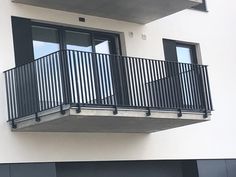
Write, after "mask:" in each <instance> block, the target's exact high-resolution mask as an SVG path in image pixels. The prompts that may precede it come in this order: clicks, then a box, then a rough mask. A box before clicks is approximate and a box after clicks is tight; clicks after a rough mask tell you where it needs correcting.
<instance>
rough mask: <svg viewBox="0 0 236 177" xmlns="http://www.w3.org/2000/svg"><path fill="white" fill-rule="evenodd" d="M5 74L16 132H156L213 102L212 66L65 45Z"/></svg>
mask: <svg viewBox="0 0 236 177" xmlns="http://www.w3.org/2000/svg"><path fill="white" fill-rule="evenodd" d="M5 78H6V91H7V104H8V115H9V123H10V125H11V126H12V130H13V131H26V132H27V131H29V132H41V131H42V132H114V133H117V132H119V133H151V132H155V131H160V130H165V129H170V128H175V127H180V126H185V125H190V124H194V123H200V122H204V121H207V120H209V119H210V113H211V111H212V109H213V108H212V102H211V94H210V86H209V80H208V73H207V66H204V65H195V64H184V63H177V62H167V61H162V60H153V59H144V58H135V57H126V56H118V55H108V54H98V53H90V52H81V51H74V50H61V51H58V52H55V53H52V54H49V55H47V56H44V57H42V58H40V59H37V60H34V61H33V62H30V63H28V64H25V65H22V66H19V67H16V68H13V69H10V70H8V71H5Z"/></svg>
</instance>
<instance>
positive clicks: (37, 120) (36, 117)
mask: <svg viewBox="0 0 236 177" xmlns="http://www.w3.org/2000/svg"><path fill="white" fill-rule="evenodd" d="M35 121H36V122H40V121H41V118H40V117H39V115H38V113H37V112H36V113H35Z"/></svg>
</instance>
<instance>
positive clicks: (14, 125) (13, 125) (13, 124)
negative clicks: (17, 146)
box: [11, 120, 17, 129]
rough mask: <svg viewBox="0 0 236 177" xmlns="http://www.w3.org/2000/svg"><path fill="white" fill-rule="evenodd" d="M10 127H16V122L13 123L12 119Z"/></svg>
mask: <svg viewBox="0 0 236 177" xmlns="http://www.w3.org/2000/svg"><path fill="white" fill-rule="evenodd" d="M11 128H12V129H16V128H17V125H16V123H15V121H14V120H12V123H11Z"/></svg>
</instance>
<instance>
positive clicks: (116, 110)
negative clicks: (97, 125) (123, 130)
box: [113, 106, 118, 115]
mask: <svg viewBox="0 0 236 177" xmlns="http://www.w3.org/2000/svg"><path fill="white" fill-rule="evenodd" d="M117 114H118V109H117V106H115V110H114V111H113V115H117Z"/></svg>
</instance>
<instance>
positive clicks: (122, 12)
mask: <svg viewBox="0 0 236 177" xmlns="http://www.w3.org/2000/svg"><path fill="white" fill-rule="evenodd" d="M12 2H15V3H23V4H29V5H33V6H39V7H45V8H50V9H57V10H63V11H69V12H75V13H80V14H86V15H92V16H98V17H104V18H110V19H116V20H122V21H128V22H133V23H140V24H146V23H149V22H151V21H154V20H157V19H160V18H162V17H166V16H168V15H171V14H173V13H176V12H179V11H181V10H184V9H187V8H190V7H193V6H196V5H198V4H199V3H202V0H128V1H127V0H119V1H116V0H99V1H98V0H66V1H65V0H12Z"/></svg>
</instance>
